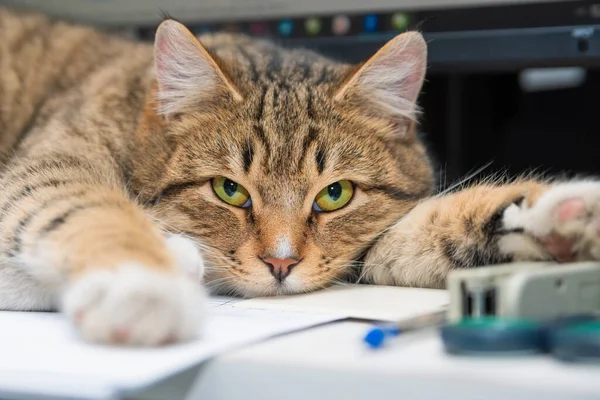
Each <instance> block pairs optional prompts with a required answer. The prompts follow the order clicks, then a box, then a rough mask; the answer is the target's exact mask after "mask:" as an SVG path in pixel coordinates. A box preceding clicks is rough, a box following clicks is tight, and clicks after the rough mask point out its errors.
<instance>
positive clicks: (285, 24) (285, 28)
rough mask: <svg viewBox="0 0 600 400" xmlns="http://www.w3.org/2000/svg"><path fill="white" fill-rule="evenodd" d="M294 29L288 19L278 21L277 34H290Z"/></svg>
mask: <svg viewBox="0 0 600 400" xmlns="http://www.w3.org/2000/svg"><path fill="white" fill-rule="evenodd" d="M293 31H294V23H293V22H292V21H291V20H289V19H284V20H283V21H280V22H279V34H280V35H281V36H290V35H291V34H292V32H293Z"/></svg>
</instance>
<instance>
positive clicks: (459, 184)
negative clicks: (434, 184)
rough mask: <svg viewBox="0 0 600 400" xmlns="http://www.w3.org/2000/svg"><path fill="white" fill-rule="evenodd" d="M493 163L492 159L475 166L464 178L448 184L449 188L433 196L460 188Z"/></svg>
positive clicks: (439, 195)
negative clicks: (477, 166)
mask: <svg viewBox="0 0 600 400" xmlns="http://www.w3.org/2000/svg"><path fill="white" fill-rule="evenodd" d="M493 163H494V162H493V161H489V162H488V163H487V164H485V165H483V166H481V167H479V168H477V169H476V170H475V171H473V172H471V173H469V174H468V175H466V176H465V177H464V178H462V179H460V180H459V181H458V182H456V183H454V184H452V185H450V187H449V188H447V189H445V190H444V191H442V192H441V193H438V194H436V195H435V197H441V196H443V195H446V194H448V193H450V192H452V191H453V190H455V189H457V188H458V189H460V188H462V187H463V185H464V184H465V183H467V182H468V181H470V180H471V179H473V177H475V176H477V175H479V174H480V173H481V172H483V171H484V170H485V169H487V168H488V167H489V166H490V165H492V164H493Z"/></svg>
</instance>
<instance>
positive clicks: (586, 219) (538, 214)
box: [504, 182, 600, 262]
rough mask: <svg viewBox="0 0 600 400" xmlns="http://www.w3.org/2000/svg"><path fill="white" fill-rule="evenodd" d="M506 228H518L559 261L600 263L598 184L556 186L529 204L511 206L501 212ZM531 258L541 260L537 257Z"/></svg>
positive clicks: (599, 201)
mask: <svg viewBox="0 0 600 400" xmlns="http://www.w3.org/2000/svg"><path fill="white" fill-rule="evenodd" d="M504 225H505V227H506V228H508V229H522V230H523V232H524V233H525V235H528V236H530V237H532V238H533V239H534V241H535V242H536V243H531V244H530V250H531V251H532V252H535V250H534V246H535V245H536V244H537V246H538V248H539V249H541V250H542V251H543V252H545V253H546V254H547V256H549V257H550V258H552V259H554V260H556V261H559V262H570V261H585V260H600V182H572V183H563V184H559V185H556V186H554V187H552V188H550V189H549V190H548V191H546V192H545V193H544V194H542V195H541V196H540V197H539V198H538V199H537V201H535V202H534V203H533V204H528V202H527V201H523V202H521V204H514V205H512V206H510V207H508V208H507V209H506V211H505V212H504ZM534 258H543V257H542V256H540V255H538V256H537V257H534Z"/></svg>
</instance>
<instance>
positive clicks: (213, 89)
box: [154, 19, 243, 116]
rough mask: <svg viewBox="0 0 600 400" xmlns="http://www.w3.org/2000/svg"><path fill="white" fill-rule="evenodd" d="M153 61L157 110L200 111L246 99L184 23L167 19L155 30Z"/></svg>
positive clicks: (172, 112)
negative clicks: (221, 101) (225, 101)
mask: <svg viewBox="0 0 600 400" xmlns="http://www.w3.org/2000/svg"><path fill="white" fill-rule="evenodd" d="M154 62H155V69H156V80H157V84H158V92H157V96H156V97H157V99H156V100H157V103H158V112H159V113H160V114H162V115H166V116H168V115H174V114H181V113H186V112H193V111H198V110H199V109H201V108H200V107H201V106H202V104H203V103H204V104H205V103H206V102H210V101H215V100H217V99H221V98H222V97H223V96H226V97H229V98H232V99H233V100H235V101H241V100H242V99H243V97H242V95H241V93H240V92H239V90H238V89H237V88H236V87H235V86H234V85H233V83H232V82H231V81H230V80H229V78H228V77H227V76H226V75H225V74H224V73H223V71H222V70H221V68H219V66H218V65H217V63H216V62H215V60H214V58H213V57H212V56H211V55H210V54H209V53H208V51H206V49H205V48H204V47H203V46H202V44H200V41H199V40H198V39H197V38H196V37H195V36H194V35H193V34H192V33H191V32H190V31H189V30H188V29H187V28H186V27H185V26H184V25H182V24H181V23H179V22H177V21H175V20H172V19H167V20H165V21H163V22H162V23H161V24H160V25H159V27H158V30H157V32H156V38H155V42H154Z"/></svg>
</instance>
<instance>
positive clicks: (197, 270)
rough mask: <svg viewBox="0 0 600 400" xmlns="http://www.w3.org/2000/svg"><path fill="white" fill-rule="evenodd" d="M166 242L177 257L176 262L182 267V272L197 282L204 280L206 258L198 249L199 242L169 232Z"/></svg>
mask: <svg viewBox="0 0 600 400" xmlns="http://www.w3.org/2000/svg"><path fill="white" fill-rule="evenodd" d="M166 243H167V247H168V248H169V250H170V251H171V254H173V257H175V262H176V263H177V265H179V266H180V267H181V272H183V273H184V274H186V275H188V276H189V277H190V278H191V279H193V280H194V281H196V282H199V283H202V282H204V259H203V258H202V254H201V253H200V250H199V249H198V247H199V245H198V243H197V242H196V241H195V240H193V239H190V238H188V237H186V236H183V235H179V234H176V233H173V234H169V236H168V237H167V240H166Z"/></svg>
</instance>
